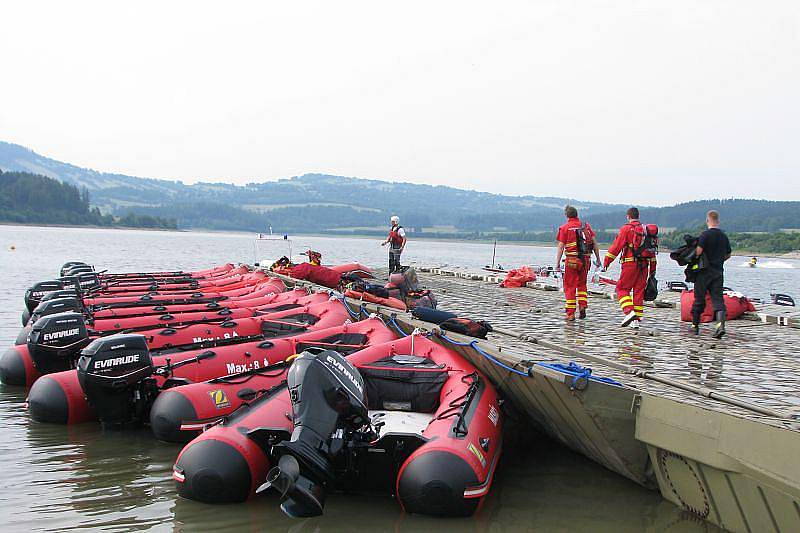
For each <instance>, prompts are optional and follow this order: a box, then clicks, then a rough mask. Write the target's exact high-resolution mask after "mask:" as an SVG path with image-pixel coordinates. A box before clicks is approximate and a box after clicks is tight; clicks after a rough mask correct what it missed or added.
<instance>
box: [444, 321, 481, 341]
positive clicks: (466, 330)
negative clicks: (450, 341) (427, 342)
mask: <svg viewBox="0 0 800 533" xmlns="http://www.w3.org/2000/svg"><path fill="white" fill-rule="evenodd" d="M439 327H440V328H442V329H445V330H447V331H454V332H456V333H461V334H462V335H467V336H469V337H477V338H479V339H485V338H486V335H488V334H489V332H490V331H492V325H491V324H489V323H488V322H486V321H485V320H471V319H469V318H449V319H447V320H445V321H444V322H442V323H441V324H439Z"/></svg>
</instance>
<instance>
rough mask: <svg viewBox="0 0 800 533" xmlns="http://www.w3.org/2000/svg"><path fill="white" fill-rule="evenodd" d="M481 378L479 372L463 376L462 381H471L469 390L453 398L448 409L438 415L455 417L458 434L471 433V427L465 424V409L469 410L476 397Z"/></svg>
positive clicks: (445, 417) (454, 431)
mask: <svg viewBox="0 0 800 533" xmlns="http://www.w3.org/2000/svg"><path fill="white" fill-rule="evenodd" d="M480 379H481V378H480V376H478V373H477V372H472V373H470V374H467V375H465V376H462V377H461V383H468V382H469V383H468V386H467V391H466V392H465V393H464V394H462V395H461V396H459V397H458V398H455V399H453V400H452V401H451V402H450V404H449V405H448V406H447V409H445V410H444V411H442V412H441V413H440V414H439V416H437V417H436V420H446V419H448V418H453V417H455V418H456V421H455V422H454V423H453V433H454V434H455V435H457V436H465V435H467V434H468V433H469V428H467V427H466V426H465V425H464V411H466V410H467V407H468V406H469V404H470V402H472V399H473V398H474V397H475V391H477V390H478V385H479V384H480Z"/></svg>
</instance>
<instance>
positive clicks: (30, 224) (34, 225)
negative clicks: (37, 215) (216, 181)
mask: <svg viewBox="0 0 800 533" xmlns="http://www.w3.org/2000/svg"><path fill="white" fill-rule="evenodd" d="M0 226H22V227H25V228H76V229H82V228H85V229H120V230H142V231H179V232H190V231H193V230H189V229H180V228H177V229H172V228H141V227H137V226H98V225H96V224H46V223H44V222H8V221H0Z"/></svg>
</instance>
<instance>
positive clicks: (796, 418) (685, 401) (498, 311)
mask: <svg viewBox="0 0 800 533" xmlns="http://www.w3.org/2000/svg"><path fill="white" fill-rule="evenodd" d="M417 273H418V276H419V281H420V285H422V286H425V287H427V288H429V289H431V290H433V291H434V293H435V294H436V297H437V298H438V299H439V303H440V308H442V309H445V310H448V311H453V312H456V313H458V314H459V315H460V316H465V317H469V318H473V319H484V320H488V321H489V322H491V324H492V325H493V326H494V328H495V331H494V332H493V333H491V334H490V335H489V338H488V339H487V340H475V339H472V338H470V337H464V336H460V335H457V334H453V333H449V332H445V334H444V335H443V334H441V332H439V331H438V328H437V327H436V326H435V325H433V324H429V323H425V322H420V321H418V320H415V319H413V317H411V315H410V314H407V313H398V312H397V311H396V310H393V309H390V308H386V307H381V306H376V305H374V304H367V303H362V302H358V301H355V300H350V305H351V307H352V308H353V309H355V310H358V309H359V308H363V310H364V312H368V313H378V314H380V315H382V316H384V317H386V318H393V319H394V320H395V321H396V323H397V324H399V327H400V328H402V329H403V330H404V331H405V332H406V333H409V332H411V331H413V330H414V329H421V330H424V331H432V332H434V333H435V335H434V338H435V339H437V340H438V342H441V343H443V344H447V345H448V346H451V347H453V348H454V349H456V350H458V351H459V352H460V353H461V354H462V355H463V356H465V357H467V358H468V359H469V360H470V361H472V362H473V363H474V364H475V365H476V366H478V367H479V368H480V369H481V370H482V371H483V372H484V373H485V374H486V375H487V376H488V377H489V378H490V379H492V381H493V382H494V383H495V385H496V386H497V387H498V388H499V389H500V391H501V392H502V394H503V395H504V396H505V397H506V398H507V399H508V400H510V401H511V402H512V404H513V405H514V408H515V409H516V410H517V411H520V412H523V413H525V414H526V415H527V416H528V417H529V418H530V419H531V420H532V421H533V422H534V423H535V424H536V425H537V426H538V427H540V428H541V429H542V430H543V431H545V432H547V433H548V434H549V435H551V436H552V437H554V438H555V439H557V440H559V441H560V442H562V443H564V444H565V445H567V446H569V447H570V448H572V449H574V450H576V451H578V452H580V453H582V454H584V455H585V456H587V457H589V458H591V459H593V460H595V461H597V462H598V463H600V464H602V465H604V466H605V467H607V468H609V469H610V470H613V471H615V472H617V473H619V474H620V475H623V476H625V477H627V478H629V479H631V480H633V481H635V482H636V483H639V484H640V485H643V486H645V487H648V488H652V489H656V488H657V489H658V490H660V492H661V494H662V495H663V497H664V498H666V499H668V500H670V501H671V502H673V503H674V504H676V505H678V506H680V507H682V508H684V509H686V510H687V511H689V512H691V513H694V514H696V515H697V516H699V517H701V518H703V519H705V520H708V521H710V522H713V523H714V524H716V525H718V526H720V527H722V528H724V529H728V530H731V531H748V532H749V531H759V532H760V531H800V390H799V389H800V377H798V376H800V352H798V348H800V343H799V342H798V341H800V331H798V330H797V329H796V328H797V325H798V324H800V320H798V318H800V317H798V316H797V314H794V313H792V311H794V309H793V308H789V309H791V311H788V310H787V309H785V308H780V307H779V306H765V307H764V308H763V309H761V310H760V312H759V313H757V314H754V315H752V316H750V317H748V318H750V320H736V321H731V322H729V323H728V328H727V329H728V335H727V336H726V337H725V338H724V339H723V340H721V341H716V340H714V339H712V337H711V335H710V329H709V328H708V327H705V328H703V329H702V330H701V335H700V336H699V337H695V336H693V335H690V334H689V333H688V332H687V327H686V324H685V323H682V322H680V319H679V316H678V313H677V311H676V309H675V307H676V305H675V302H676V301H677V298H676V295H675V293H665V294H664V295H663V296H662V297H661V298H660V299H659V300H657V301H656V302H655V303H654V305H653V306H652V307H647V308H646V309H645V320H644V322H643V327H642V328H641V329H640V330H638V331H636V330H633V329H623V328H620V327H619V326H618V323H619V321H620V319H621V314H620V312H619V308H618V306H617V305H616V302H614V301H613V299H611V298H610V289H609V288H604V287H602V286H596V287H594V288H593V289H592V290H591V291H590V293H591V294H592V295H593V296H595V297H593V298H590V303H589V318H588V319H587V320H585V321H581V320H577V321H575V322H574V323H570V324H565V322H564V320H563V294H561V293H560V292H559V291H558V290H557V287H555V286H554V285H552V284H549V283H534V284H532V285H530V286H529V287H526V288H520V289H501V288H500V287H499V286H498V285H497V281H499V279H497V278H496V277H494V276H486V275H484V274H480V273H477V272H469V271H466V270H459V269H447V268H417ZM284 279H286V280H287V282H289V283H295V284H297V285H309V284H308V283H306V282H295V281H294V280H290V279H289V278H284ZM319 289H320V290H327V289H324V288H322V287H319ZM786 326H789V327H786ZM571 363H572V364H571Z"/></svg>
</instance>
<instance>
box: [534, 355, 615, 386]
mask: <svg viewBox="0 0 800 533" xmlns="http://www.w3.org/2000/svg"><path fill="white" fill-rule="evenodd" d="M536 364H537V365H539V366H543V367H545V368H550V369H552V370H557V371H559V372H563V373H565V374H567V375H569V376H572V383H571V385H570V387H572V388H573V389H574V388H575V386H576V385H577V383H578V380H579V379H581V378H585V379H587V380H592V381H598V382H600V383H607V384H609V385H614V386H616V387H623V386H624V385H622V383H620V382H619V381H615V380H613V379H611V378H601V377H597V376H593V375H592V369H591V368H589V367H588V366H581V365H579V364H578V363H576V362H575V361H570V362H569V364H568V365H564V364H561V363H536Z"/></svg>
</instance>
